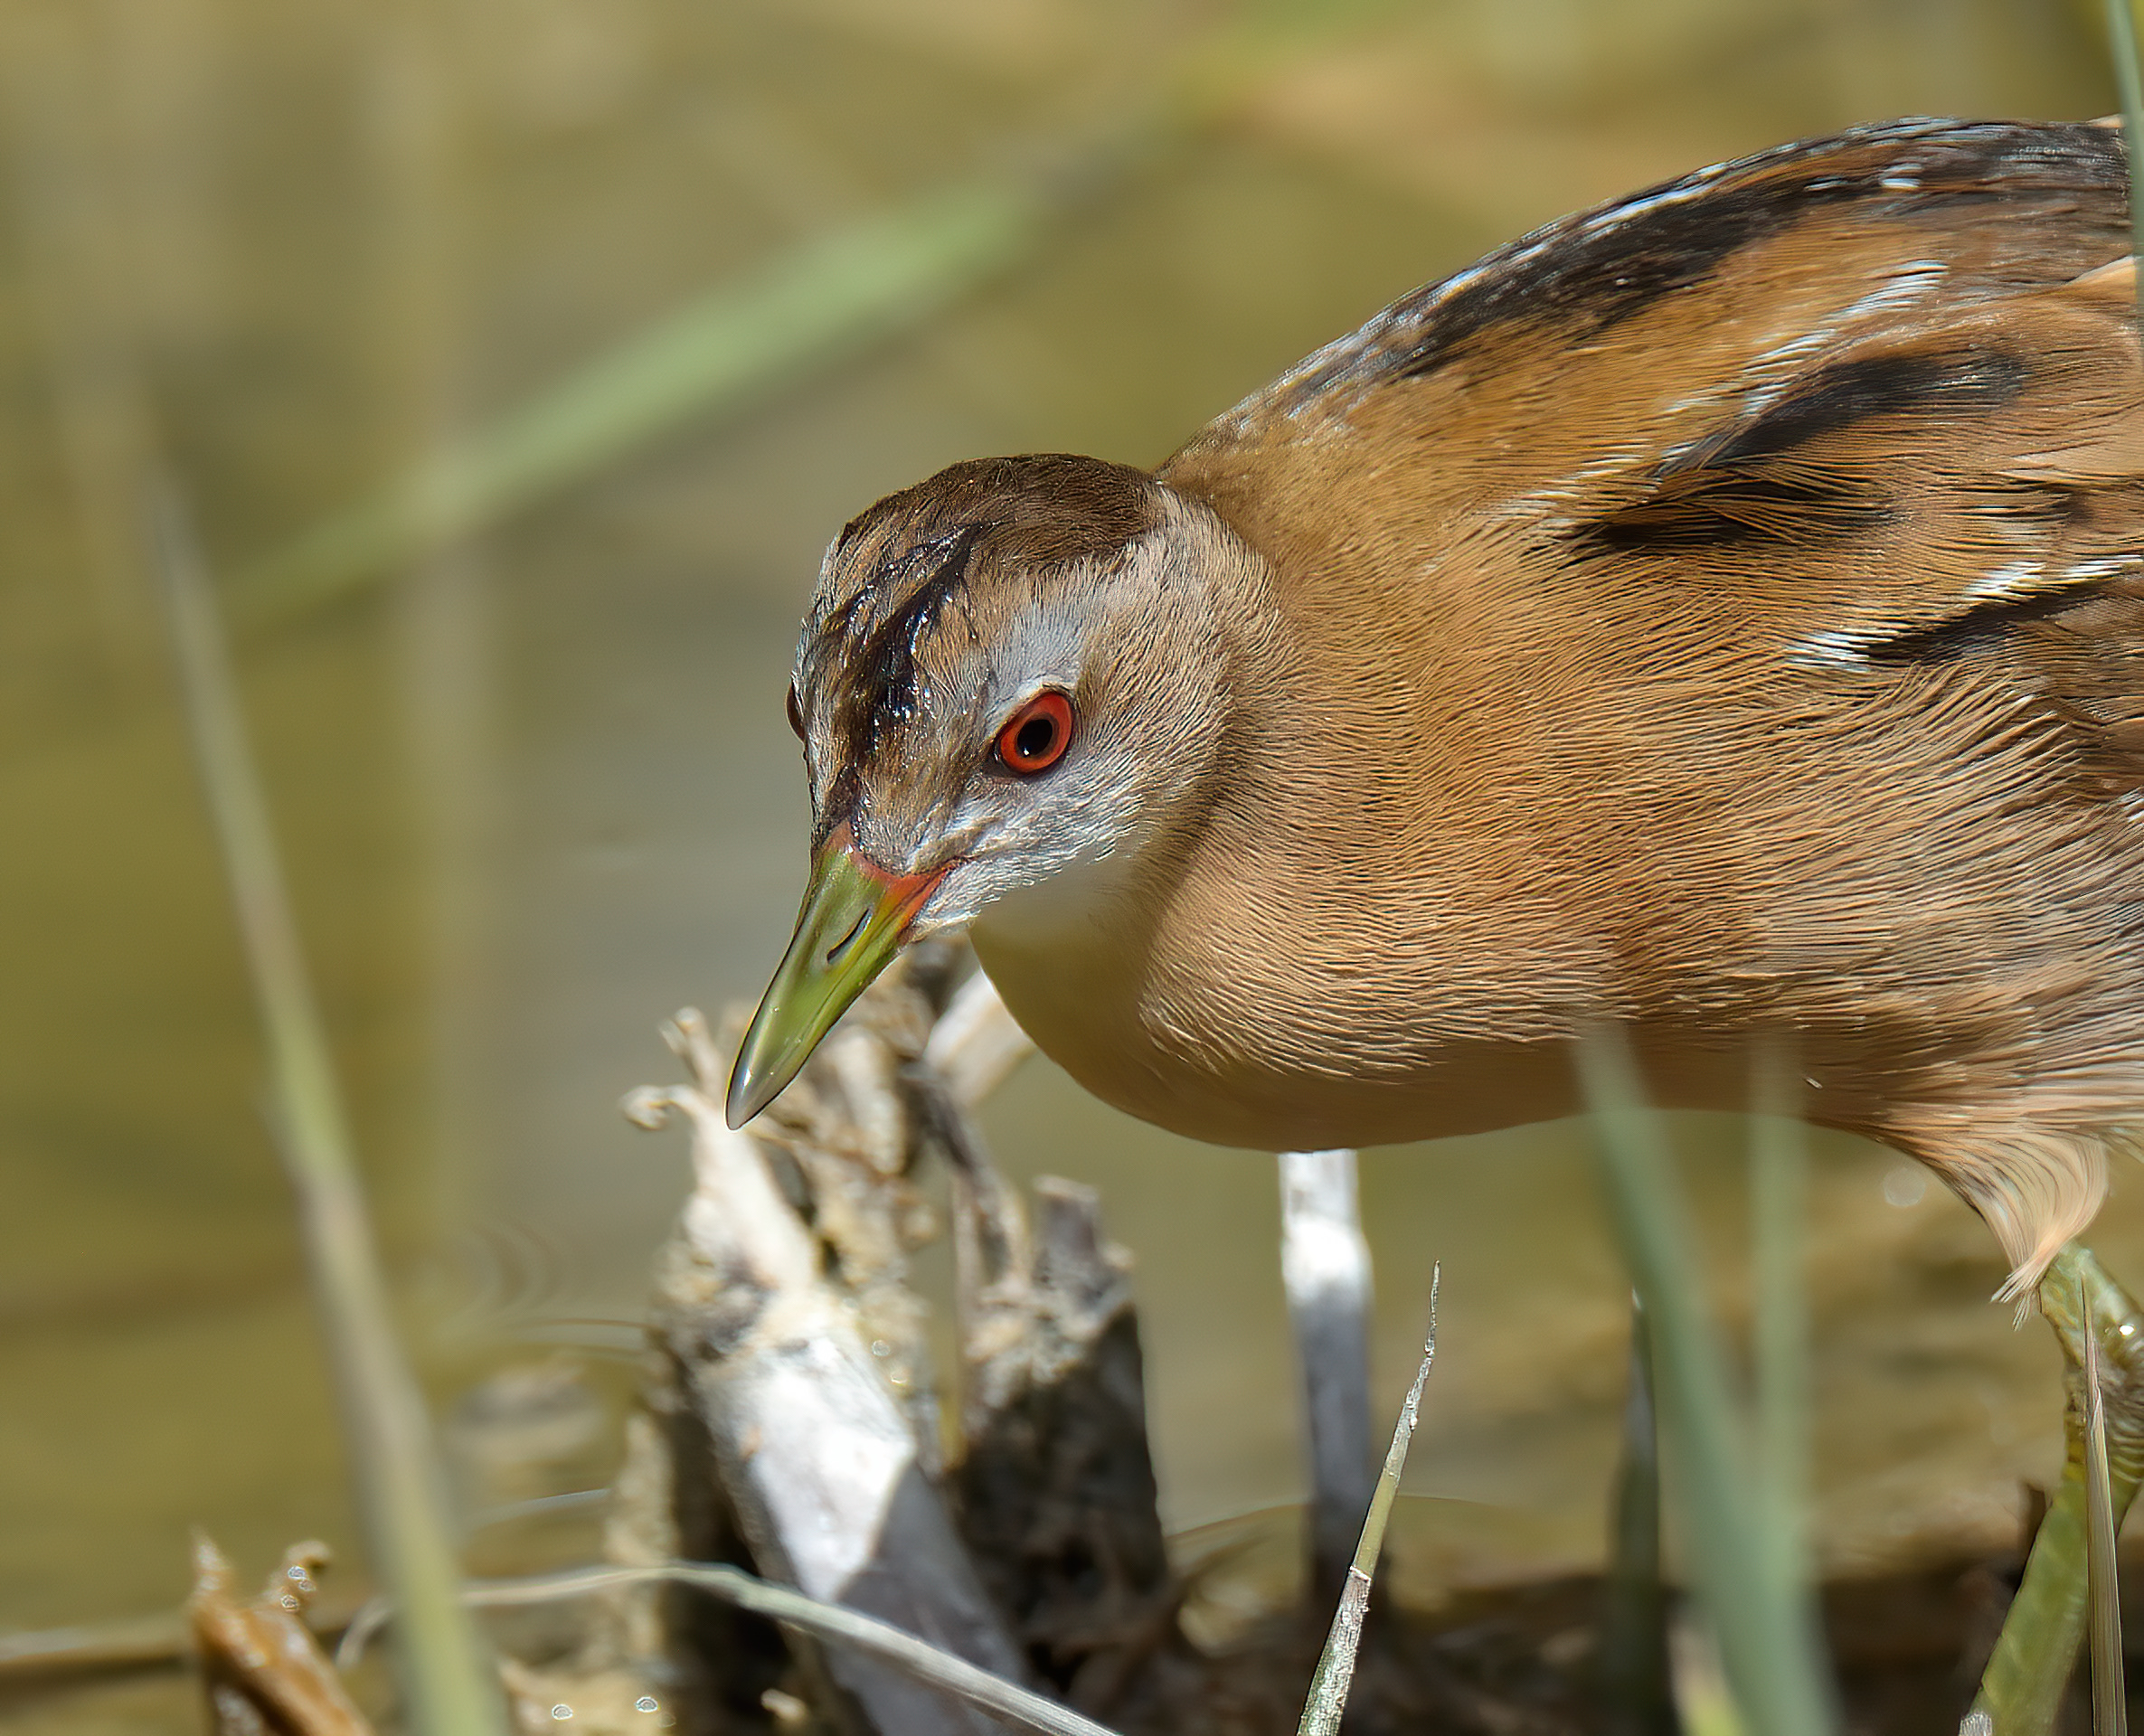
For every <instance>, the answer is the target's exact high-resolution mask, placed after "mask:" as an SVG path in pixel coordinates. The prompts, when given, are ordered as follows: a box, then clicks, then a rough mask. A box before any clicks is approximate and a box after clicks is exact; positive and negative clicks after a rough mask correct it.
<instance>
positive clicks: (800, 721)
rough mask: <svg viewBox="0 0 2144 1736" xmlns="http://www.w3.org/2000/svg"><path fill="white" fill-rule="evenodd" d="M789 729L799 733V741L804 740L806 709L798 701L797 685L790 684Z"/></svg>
mask: <svg viewBox="0 0 2144 1736" xmlns="http://www.w3.org/2000/svg"><path fill="white" fill-rule="evenodd" d="M789 727H790V728H791V729H792V730H794V731H797V740H798V741H803V740H804V707H803V706H802V705H800V704H799V703H798V701H797V684H796V683H795V682H793V681H792V682H791V683H790V684H789Z"/></svg>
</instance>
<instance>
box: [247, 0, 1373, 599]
mask: <svg viewBox="0 0 2144 1736" xmlns="http://www.w3.org/2000/svg"><path fill="white" fill-rule="evenodd" d="M1399 10H1400V8H1399V6H1398V5H1396V4H1395V0H1346V3H1345V4H1341V5H1299V4H1294V3H1293V0H1289V4H1282V5H1268V6H1260V7H1253V8H1251V9H1249V10H1248V11H1246V12H1244V13H1243V14H1241V15H1239V16H1235V17H1233V18H1232V20H1231V22H1230V23H1229V24H1225V25H1223V26H1221V27H1218V28H1215V29H1212V30H1209V31H1204V32H1202V33H1199V34H1198V36H1197V37H1196V38H1195V40H1194V41H1193V42H1191V43H1190V45H1189V46H1188V48H1187V49H1186V50H1185V52H1181V53H1178V54H1176V55H1174V56H1170V57H1165V59H1164V62H1163V64H1162V66H1161V68H1160V71H1159V72H1158V74H1157V77H1156V78H1155V80H1154V83H1153V86H1152V89H1151V91H1150V93H1149V94H1148V97H1147V98H1146V99H1144V100H1135V101H1133V102H1132V103H1130V104H1129V105H1128V106H1126V107H1124V108H1121V109H1119V110H1118V111H1117V112H1116V113H1115V115H1113V116H1112V118H1110V120H1109V121H1108V122H1107V123H1105V124H1104V125H1102V126H1101V127H1098V128H1094V129H1091V130H1090V131H1089V132H1088V133H1087V134H1086V135H1084V136H1077V137H1072V138H1070V139H1064V140H1060V141H1057V142H1056V144H1055V145H1054V146H1051V147H1049V148H1046V149H1043V150H1038V151H1028V152H1025V153H1018V152H1008V151H1006V150H1000V151H999V153H998V154H997V155H998V156H999V157H1000V158H1001V159H1002V158H1004V157H1005V156H1008V155H1022V154H1024V155H1025V156H1026V158H1027V162H1026V164H1025V166H1024V167H1022V168H1018V169H1015V170H1011V171H1003V172H997V173H993V174H988V175H980V176H978V177H975V178H973V179H968V180H964V181H959V182H956V183H953V184H949V185H944V186H940V187H938V188H935V189H932V190H930V191H929V192H926V193H922V194H921V195H920V196H919V197H917V198H916V199H914V200H912V201H911V202H908V203H903V204H900V205H897V206H894V207H893V208H891V209H889V210H886V211H883V212H875V213H874V214H873V215H871V216H868V217H865V218H863V219H861V220H860V221H858V222H855V223H853V224H850V225H848V226H847V227H845V228H843V229H839V230H836V231H833V232H832V233H830V234H827V235H825V236H822V237H819V238H817V240H813V241H806V242H804V243H803V244H802V245H800V246H799V247H798V248H796V249H794V250H791V251H789V252H788V253H786V254H784V255H782V256H781V257H779V258H778V259H773V260H771V261H770V262H769V263H767V264H766V265H764V266H762V267H760V269H758V270H757V271H754V272H751V273H750V274H748V275H747V276H746V277H745V278H743V279H742V280H741V281H740V282H738V283H735V284H724V285H722V286H720V287H718V288H714V289H713V290H711V291H709V292H708V293H707V294H706V295H704V297H700V298H699V299H697V300H695V301H694V302H692V303H690V304H689V305H687V306H686V307H683V308H681V309H679V310H678V311H677V312H676V313H675V314H673V315H671V316H668V317H667V318H665V319H663V320H661V321H658V322H657V323H656V325H653V326H651V327H649V328H648V329H647V330H646V331H645V332H642V333H640V334H638V335H634V336H631V337H628V338H627V339H626V340H625V341H624V342H623V343H622V344H619V346H618V347H617V348H615V349H613V350H610V351H609V352H607V353H605V354H600V355H599V356H597V357H596V358H594V359H593V360H592V361H590V362H589V363H586V364H585V365H584V366H582V367H581V368H580V369H578V370H576V371H573V372H571V373H568V374H567V375H566V376H565V377H563V378H562V379H561V380H560V381H559V382H557V383H555V384H554V385H552V386H550V387H548V388H546V389H545V390H543V391H541V392H537V393H536V394H535V395H534V397H532V398H531V399H530V400H529V401H527V402H526V403H524V404H523V405H522V406H521V407H520V408H519V409H517V410H511V411H508V412H507V413H506V414H505V416H504V417H502V418H501V420H498V421H497V422H496V423H495V424H493V425H491V426H489V427H486V428H482V429H476V430H474V431H472V432H471V433H469V434H468V436H467V437H466V438H464V439H461V440H460V441H459V442H458V443H455V444H452V445H449V446H448V447H446V448H444V449H442V450H441V451H439V452H438V453H437V454H436V455H435V456H433V457H432V458H430V459H428V460H426V461H425V462H423V463H421V464H420V465H418V466H417V467H415V468H413V469H411V470H410V471H408V472H406V473H405V474H403V475H402V476H400V477H397V478H395V479H393V480H392V481H390V482H389V483H387V484H386V485H385V486H383V488H381V489H380V490H379V491H378V492H376V493H374V494H373V495H370V496H368V497H366V498H364V499H362V500H360V501H358V502H356V503H355V504H354V505H351V506H349V507H348V508H346V509H345V510H344V511H342V512H339V513H336V514H333V515H332V516H330V517H329V518H327V519H326V521H324V522H323V523H321V524H318V525H316V526H315V527H314V528H313V529H311V530H309V531H307V532H305V533H302V534H301V535H300V536H299V537H298V539H297V540H296V541H295V542H292V543H291V544H290V545H289V546H288V547H286V548H284V549H281V550H279V551H276V552H272V553H270V554H269V555H268V556H267V557H266V558H264V559H263V560H261V561H259V562H257V563H253V564H250V565H249V566H248V567H247V568H245V569H244V570H243V571H241V572H240V573H238V574H237V575H236V578H235V580H234V586H233V589H234V595H235V599H236V600H237V601H238V602H239V603H240V604H241V606H242V607H244V608H247V609H257V610H260V611H261V612H264V613H277V612H280V611H283V610H287V609H303V608H305V607H307V605H309V604H313V603H317V602H321V601H325V600H326V599H330V598H333V597H335V596H337V595H340V594H342V593H344V592H345V591H347V590H351V589H353V588H354V587H355V586H358V585H360V584H362V583H364V581H366V580H371V579H374V578H377V577H379V576H380V575H382V574H383V573H385V572H388V571H392V570H393V569H395V568H397V567H399V566H401V565H404V564H406V563H407V562H409V561H411V560H412V559H414V558H416V557H417V556H419V555H420V554H421V553H423V552H425V551H426V550H428V549H430V548H433V547H436V546H438V545H439V543H440V542H444V541H447V540H449V539H452V538H454V537H458V536H464V535H467V534H468V533H471V532H474V531H477V530H478V529H480V528H482V527H483V526H485V525H486V524H492V523H494V522H496V520H498V519H500V518H502V517H503V516H505V515H506V514H510V513H512V512H513V511H515V509H516V508H518V507H521V506H524V505H528V504H530V503H532V502H534V501H535V500H537V499H540V498H542V497H543V496H544V495H548V494H550V493H553V492H554V491H556V490H557V489H559V488H560V487H562V486H565V485H567V484H570V483H571V482H574V481H576V480H578V479H580V478H581V477H583V476H589V475H590V474H592V473H594V472H595V471H597V470H599V469H600V468H601V467H604V466H605V465H608V464H609V463H611V462H613V461H615V460H616V459H618V458H621V457H622V456H624V455H625V454H626V453H628V452H629V451H631V450H633V449H635V448H638V447H639V446H641V445H643V444H645V443H646V442H647V441H648V440H650V439H655V438H656V437H658V436H660V435H662V434H664V433H666V431H668V430H670V429H674V428H676V427H677V426H679V425H680V424H682V423H684V422H685V421H687V420H694V419H698V420H707V419H711V418H713V417H717V416H721V415H723V414H725V413H728V412H732V411H734V410H738V409H739V408H741V407H742V406H743V405H745V404H748V403H751V402H752V401H757V400H758V399H760V397H762V396H764V395H765V394H767V393H769V392H773V391H775V390H777V389H778V388H779V387H781V386H783V385H785V384H787V383H789V382H792V381H794V380H797V379H799V378H802V377H804V376H805V375H806V374H808V373H810V372H811V371H813V370H815V369H817V368H821V367H824V366H826V365H827V364H829V363H833V362H835V361H837V360H839V359H841V358H843V357H845V356H848V355H852V354H855V353H856V352H857V351H858V350H859V349H861V348H863V347H864V346H865V345H868V344H872V343H874V342H878V341H880V340H883V338H885V337H887V336H889V335H893V334H895V333H898V332H901V331H904V330H908V329H911V328H912V327H913V326H915V325H917V324H919V323H920V322H921V321H922V320H923V319H924V318H926V317H927V316H930V315H931V314H934V313H936V312H938V311H939V310H940V308H943V307H947V306H949V305H950V304H951V303H952V302H954V301H956V300H957V299H959V297H962V296H965V295H968V294H969V293H971V292H972V291H973V290H975V289H976V288H978V287H979V286H981V285H982V284H984V283H987V282H988V281H990V280H991V279H992V278H995V277H996V276H998V275H1000V274H1002V273H1003V272H1005V271H1006V270H1008V269H1011V268H1012V267H1014V266H1015V265H1016V264H1017V263H1018V262H1019V261H1020V260H1021V259H1024V258H1025V257H1026V256H1027V255H1028V254H1029V253H1030V252H1032V251H1033V250H1034V247H1035V245H1036V244H1037V242H1039V241H1041V239H1042V238H1043V236H1044V234H1045V233H1046V232H1047V231H1048V229H1049V226H1050V224H1051V223H1052V222H1053V221H1054V220H1055V219H1056V218H1057V217H1058V216H1059V215H1060V214H1061V213H1063V212H1066V211H1068V210H1070V209H1072V208H1073V207H1075V206H1077V205H1079V204H1081V203H1087V202H1091V201H1092V200H1093V199H1095V198H1096V197H1097V196H1098V195H1099V194H1100V193H1102V192H1103V191H1105V190H1106V189H1107V188H1109V187H1110V186H1111V185H1113V184H1115V183H1116V182H1117V181H1118V180H1119V178H1120V176H1121V175H1122V173H1123V171H1124V170H1125V168H1126V167H1127V166H1128V165H1131V164H1134V163H1137V162H1138V161H1140V160H1142V159H1143V158H1146V157H1149V156H1152V155H1153V154H1154V153H1155V152H1156V151H1157V149H1158V148H1159V147H1160V146H1164V145H1166V144H1167V143H1168V142H1169V141H1171V140H1173V139H1177V138H1182V137H1186V136H1188V135H1190V134H1193V133H1195V131H1197V130H1198V129H1199V128H1201V127H1209V126H1211V125H1213V124H1214V122H1215V121H1217V120H1218V119H1220V118H1222V117H1223V116H1224V115H1225V114H1227V113H1228V112H1229V111H1230V110H1231V109H1233V107H1235V106H1236V105H1237V104H1239V103H1240V102H1241V101H1242V99H1243V97H1244V96H1245V95H1246V93H1247V92H1249V91H1251V90H1253V89H1255V88H1256V86H1257V85H1258V83H1259V82H1260V81H1261V80H1265V79H1267V78H1270V76H1272V75H1273V74H1274V73H1275V72H1276V71H1280V70H1281V69H1283V68H1286V67H1289V66H1292V65H1299V64H1300V61H1301V57H1302V55H1303V54H1304V53H1305V52H1309V51H1311V50H1312V49H1313V48H1314V47H1316V46H1317V45H1318V44H1319V43H1321V42H1329V41H1330V40H1331V39H1332V38H1334V37H1336V36H1338V35H1341V34H1344V33H1349V32H1355V31H1360V30H1361V29H1363V28H1365V26H1367V25H1369V24H1374V23H1375V22H1376V21H1378V20H1380V19H1382V18H1384V17H1388V16H1390V15H1392V14H1394V13H1396V12H1397V11H1399Z"/></svg>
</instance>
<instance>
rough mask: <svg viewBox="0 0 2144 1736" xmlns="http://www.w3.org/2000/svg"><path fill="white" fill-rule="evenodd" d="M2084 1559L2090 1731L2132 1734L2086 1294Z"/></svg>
mask: <svg viewBox="0 0 2144 1736" xmlns="http://www.w3.org/2000/svg"><path fill="white" fill-rule="evenodd" d="M2083 1399H2084V1511H2085V1520H2086V1524H2085V1531H2084V1564H2085V1572H2086V1576H2087V1577H2088V1578H2089V1580H2091V1584H2092V1736H2129V1727H2130V1720H2129V1696H2128V1694H2126V1693H2125V1691H2124V1689H2123V1685H2122V1679H2121V1677H2122V1669H2121V1580H2120V1566H2119V1561H2118V1558H2117V1556H2116V1555H2115V1552H2114V1537H2115V1529H2116V1527H2115V1521H2114V1488H2113V1478H2112V1477H2111V1475H2110V1473H2109V1470H2108V1466H2107V1394H2106V1390H2105V1389H2104V1388H2103V1387H2102V1386H2101V1384H2100V1345H2099V1335H2098V1327H2097V1325H2096V1323H2095V1322H2094V1320H2093V1317H2092V1297H2091V1295H2090V1294H2089V1293H2087V1294H2086V1296H2085V1297H2084V1393H2083Z"/></svg>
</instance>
